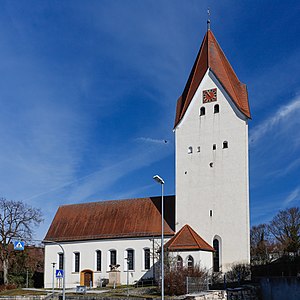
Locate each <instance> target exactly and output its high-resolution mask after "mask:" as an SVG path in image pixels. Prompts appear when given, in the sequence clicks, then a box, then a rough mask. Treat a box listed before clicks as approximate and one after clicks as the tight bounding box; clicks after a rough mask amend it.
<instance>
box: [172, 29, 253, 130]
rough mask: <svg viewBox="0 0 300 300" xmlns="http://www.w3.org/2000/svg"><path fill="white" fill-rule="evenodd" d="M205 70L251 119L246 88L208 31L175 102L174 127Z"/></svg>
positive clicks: (182, 114)
mask: <svg viewBox="0 0 300 300" xmlns="http://www.w3.org/2000/svg"><path fill="white" fill-rule="evenodd" d="M207 69H210V71H212V72H213V73H214V75H215V76H216V77H217V78H218V80H219V82H220V83H221V84H222V86H223V88H224V89H225V90H226V92H227V93H228V94H229V96H230V97H231V99H232V100H233V102H234V103H235V105H236V106H237V108H238V109H239V110H240V111H241V112H242V113H243V114H244V115H245V116H247V117H248V118H251V115H250V108H249V102H248V93H247V87H246V85H245V84H243V83H241V82H240V81H239V79H238V77H237V76H236V74H235V72H234V70H233V68H232V67H231V65H230V63H229V61H228V60H227V58H226V56H225V54H224V52H223V51H222V49H221V47H220V45H219V44H218V42H217V40H216V38H215V36H214V35H213V33H212V31H211V30H208V31H207V33H206V35H205V37H204V39H203V41H202V44H201V47H200V50H199V52H198V55H197V58H196V61H195V63H194V65H193V68H192V71H191V73H190V76H189V78H188V81H187V83H186V85H185V88H184V90H183V93H182V95H181V96H180V97H179V99H178V100H177V107H176V118H175V125H174V127H176V126H177V124H178V123H179V122H180V121H181V119H182V118H183V116H184V114H185V112H186V110H187V108H188V106H189V105H190V103H191V101H192V99H193V97H194V95H195V93H196V90H197V88H198V87H199V84H200V83H201V81H202V79H203V77H204V75H205V73H206V71H207Z"/></svg>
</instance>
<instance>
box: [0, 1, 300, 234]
mask: <svg viewBox="0 0 300 300" xmlns="http://www.w3.org/2000/svg"><path fill="white" fill-rule="evenodd" d="M207 7H210V10H211V21H212V25H211V27H212V30H213V32H214V34H215V36H216V38H217V40H218V41H219V43H220V45H221V47H222V49H223V51H224V52H225V54H226V56H227V58H228V59H229V61H230V63H231V65H232V66H233V68H234V69H235V71H236V73H237V75H238V77H239V79H240V80H241V81H242V82H244V83H246V84H247V87H248V93H249V99H250V106H251V112H252V117H253V119H252V121H251V122H250V125H249V127H250V128H249V141H250V147H249V149H250V151H249V152H250V206H251V224H252V225H253V224H258V223H261V222H267V221H268V220H270V218H272V216H273V215H274V214H276V212H277V211H278V210H280V209H284V208H286V207H290V206H296V205H300V176H299V175H300V130H299V127H300V93H299V92H300V91H299V90H300V85H299V83H300V79H299V78H300V76H299V73H300V72H299V71H300V67H299V61H300V51H299V50H300V42H299V33H300V32H299V27H300V26H299V25H300V21H299V13H300V11H299V10H300V4H299V3H298V1H285V2H283V1H274V0H273V1H199V0H185V1H179V0H162V1H158V0H143V1H141V0H109V1H106V0H99V1H92V0H89V1H74V0H72V1H50V0H49V1H29V0H27V1H11V0H10V1H0V8H1V9H0V58H1V59H0V73H1V77H0V102H1V107H2V110H1V112H2V113H1V118H0V137H1V147H0V168H1V171H2V172H1V173H0V182H1V185H0V188H1V189H0V192H1V193H0V195H1V196H2V197H5V198H8V199H13V200H23V201H25V202H26V203H28V204H30V205H32V206H34V207H38V208H41V209H42V211H43V213H44V217H45V221H44V223H43V224H42V225H41V226H40V228H39V229H37V230H36V236H35V237H36V238H40V239H41V238H43V237H44V235H45V233H46V231H47V229H48V227H49V224H50V222H51V220H52V218H53V216H54V214H55V212H56V210H57V207H58V206H59V205H62V204H70V203H81V202H88V201H97V200H106V199H122V198H131V197H145V196H153V195H159V193H160V190H159V186H158V185H157V184H156V183H155V182H154V181H153V180H152V176H153V175H154V174H160V175H161V176H162V177H163V178H164V179H165V181H166V185H165V189H166V193H167V194H174V182H175V175H174V136H173V132H172V127H173V122H174V116H175V105H176V100H177V98H178V96H179V95H180V94H181V92H182V90H183V88H184V85H185V83H186V80H187V77H188V75H189V72H190V70H191V67H192V64H193V62H194V60H195V57H196V54H197V51H198V49H199V47H200V44H201V41H202V39H203V36H204V34H205V32H206V19H207V13H206V11H207ZM163 140H168V143H164V142H163Z"/></svg>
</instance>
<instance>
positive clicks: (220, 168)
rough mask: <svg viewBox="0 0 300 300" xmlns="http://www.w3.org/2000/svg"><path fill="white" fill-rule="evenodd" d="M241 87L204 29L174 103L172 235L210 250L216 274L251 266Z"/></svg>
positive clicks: (244, 101)
mask: <svg viewBox="0 0 300 300" xmlns="http://www.w3.org/2000/svg"><path fill="white" fill-rule="evenodd" d="M250 118H251V115H250V109H249V102H248V94H247V89H246V86H245V85H244V84H243V83H241V82H240V81H239V79H238V77H237V76H236V74H235V72H234V70H233V68H232V67H231V65H230V63H229V62H228V60H227V58H226V56H225V54H224V53H223V51H222V49H221V47H220V46H219V44H218V42H217V40H216V38H215V36H214V35H213V33H212V31H211V30H210V29H209V28H208V30H207V33H206V35H205V36H204V39H203V41H202V44H201V47H200V50H199V53H198V55H197V58H196V61H195V63H194V65H193V68H192V70H191V73H190V75H189V78H188V80H187V83H186V85H185V88H184V90H183V93H182V95H181V96H180V97H179V99H178V101H177V108H176V118H175V126H174V132H175V140H176V222H177V223H176V224H177V225H176V226H177V227H176V231H178V230H180V228H182V226H184V225H185V224H189V225H190V226H192V228H193V229H194V230H196V231H197V233H198V234H200V235H201V237H202V238H204V239H205V240H206V241H207V242H208V243H210V244H211V245H213V246H214V248H215V249H216V253H215V254H214V258H213V268H214V270H215V271H218V270H220V271H226V270H227V269H228V268H229V267H230V265H231V264H232V263H241V262H249V261H250V242H249V178H248V120H249V119H250Z"/></svg>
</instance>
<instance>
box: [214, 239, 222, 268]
mask: <svg viewBox="0 0 300 300" xmlns="http://www.w3.org/2000/svg"><path fill="white" fill-rule="evenodd" d="M213 247H214V249H215V252H214V258H213V260H214V261H213V270H214V272H220V243H219V241H218V240H217V239H214V241H213Z"/></svg>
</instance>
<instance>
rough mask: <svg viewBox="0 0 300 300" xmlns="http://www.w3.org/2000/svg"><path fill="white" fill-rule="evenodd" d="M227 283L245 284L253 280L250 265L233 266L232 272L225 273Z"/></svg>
mask: <svg viewBox="0 0 300 300" xmlns="http://www.w3.org/2000/svg"><path fill="white" fill-rule="evenodd" d="M225 276H226V281H227V282H243V281H245V280H250V279H251V269H250V265H249V264H236V265H233V266H232V268H231V270H230V271H228V272H226V273H225Z"/></svg>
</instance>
